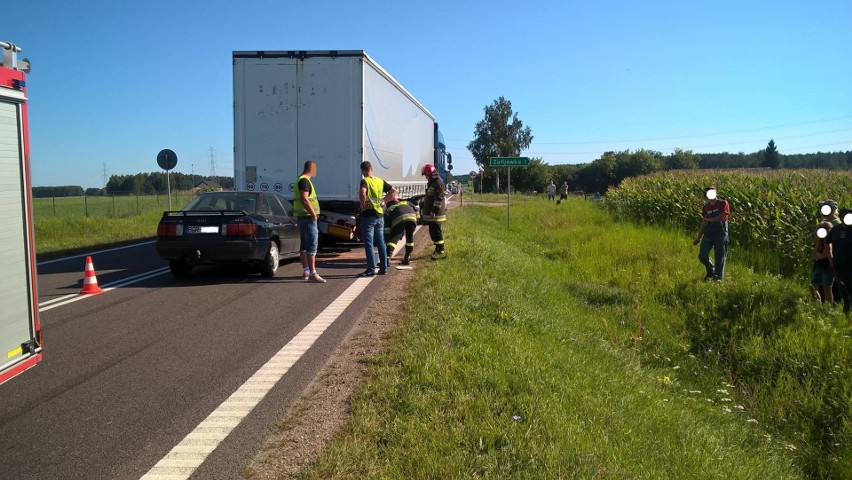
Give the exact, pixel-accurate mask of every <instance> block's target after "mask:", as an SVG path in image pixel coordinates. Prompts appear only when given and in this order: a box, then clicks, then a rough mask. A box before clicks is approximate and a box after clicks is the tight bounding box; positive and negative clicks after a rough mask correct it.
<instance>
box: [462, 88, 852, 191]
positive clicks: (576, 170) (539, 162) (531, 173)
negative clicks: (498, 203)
mask: <svg viewBox="0 0 852 480" xmlns="http://www.w3.org/2000/svg"><path fill="white" fill-rule="evenodd" d="M532 139H533V135H532V131H531V129H530V127H529V126H524V124H523V122H522V121H521V120H520V119H519V118H518V114H517V113H515V112H513V111H512V102H510V101H509V100H507V99H505V98H504V97H499V98H498V99H497V100H495V101H494V102H493V103H492V104H491V105H488V106H486V107H485V117H484V118H483V119H482V120H480V121H479V122H477V124H476V126H475V129H474V139H473V140H472V141H471V142H470V143H469V144H468V146H467V149H468V150H469V151H470V153H471V154H472V155H473V158H474V160H475V161H476V163H477V165H478V166H479V169H480V172H481V176H480V177H478V178H477V179H476V180H475V182H473V187H474V189H475V190H476V191H480V190H483V191H485V192H504V191H505V188H506V177H507V171H506V168H500V167H497V168H493V167H490V166H489V158H491V157H517V156H519V155H520V153H521V152H522V151H524V150H526V149H527V148H529V146H530V144H531V143H532ZM730 168H769V169H777V168H809V169H832V170H839V169H852V151H847V152H827V153H823V152H817V153H807V154H795V155H783V154H781V153H779V151H778V146H777V145H776V144H775V140H774V139H771V140H769V143H768V144H767V146H766V148H765V149H762V150H758V151H757V152H752V153H742V152H740V153H728V152H723V153H702V154H698V153H695V152H693V151H692V150H682V149H679V148H676V149H675V150H674V152H672V153H671V154H668V155H664V154H662V153H661V152H658V151H654V150H646V149H639V150H635V151H630V150H623V151H610V152H605V153H604V154H603V155H601V157H600V158H598V159H596V160H594V161H592V162H589V163H584V164H578V165H549V164H547V163H546V162H545V161H544V159H542V158H531V159H530V164H529V166H526V167H512V189H513V190H517V191H521V192H533V191H537V192H541V191H543V190H544V188H545V187H546V185H547V184H548V183H549V181H550V180H551V179H553V180H554V181H555V182H556V183H557V185H561V184H562V182H563V181H567V182H568V186H569V189H570V190H571V191H583V192H586V193H594V192H598V193H604V192H606V190H607V189H608V188H609V187H610V186H617V185H618V184H619V183H621V181H622V180H624V179H625V178H629V177H636V176H640V175H646V174H649V173H654V172H657V171H660V170H685V169H730Z"/></svg>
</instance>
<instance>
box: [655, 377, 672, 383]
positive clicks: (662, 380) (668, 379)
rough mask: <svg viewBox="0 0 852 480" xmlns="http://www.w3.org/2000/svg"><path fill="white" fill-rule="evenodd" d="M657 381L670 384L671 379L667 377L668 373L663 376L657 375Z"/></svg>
mask: <svg viewBox="0 0 852 480" xmlns="http://www.w3.org/2000/svg"><path fill="white" fill-rule="evenodd" d="M657 381H659V382H661V383H662V384H663V385H671V384H672V379H671V378H669V377H668V375H666V376H665V377H662V378H659V377H658V378H657Z"/></svg>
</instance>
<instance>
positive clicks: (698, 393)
mask: <svg viewBox="0 0 852 480" xmlns="http://www.w3.org/2000/svg"><path fill="white" fill-rule="evenodd" d="M689 393H691V394H693V395H700V394H701V390H690V391H689Z"/></svg>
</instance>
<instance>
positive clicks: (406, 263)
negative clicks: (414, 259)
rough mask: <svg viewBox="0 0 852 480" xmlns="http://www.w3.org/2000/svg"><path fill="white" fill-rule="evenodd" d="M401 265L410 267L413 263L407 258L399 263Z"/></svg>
mask: <svg viewBox="0 0 852 480" xmlns="http://www.w3.org/2000/svg"><path fill="white" fill-rule="evenodd" d="M399 263H400V265H408V264H409V263H411V262H410V261H409V260H408V259H407V258H403V259H402V261H401V262H399Z"/></svg>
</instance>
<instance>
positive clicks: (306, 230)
mask: <svg viewBox="0 0 852 480" xmlns="http://www.w3.org/2000/svg"><path fill="white" fill-rule="evenodd" d="M316 176H317V164H316V162H314V161H312V160H308V161H307V162H305V168H304V169H303V170H302V175H301V176H299V178H298V179H297V180H296V187H295V188H294V189H293V190H294V193H295V195H293V216H294V217H296V220H297V221H298V222H299V231H300V233H301V246H300V247H299V255H300V256H301V257H302V279H304V280H307V281H309V282H313V283H325V279H324V278H322V277H321V276H320V275H319V274H318V273H317V267H316V261H317V247H318V246H319V229H318V228H317V217H318V216H319V213H320V206H319V200H317V191H316V189H314V184H313V182H311V178H313V177H316Z"/></svg>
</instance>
